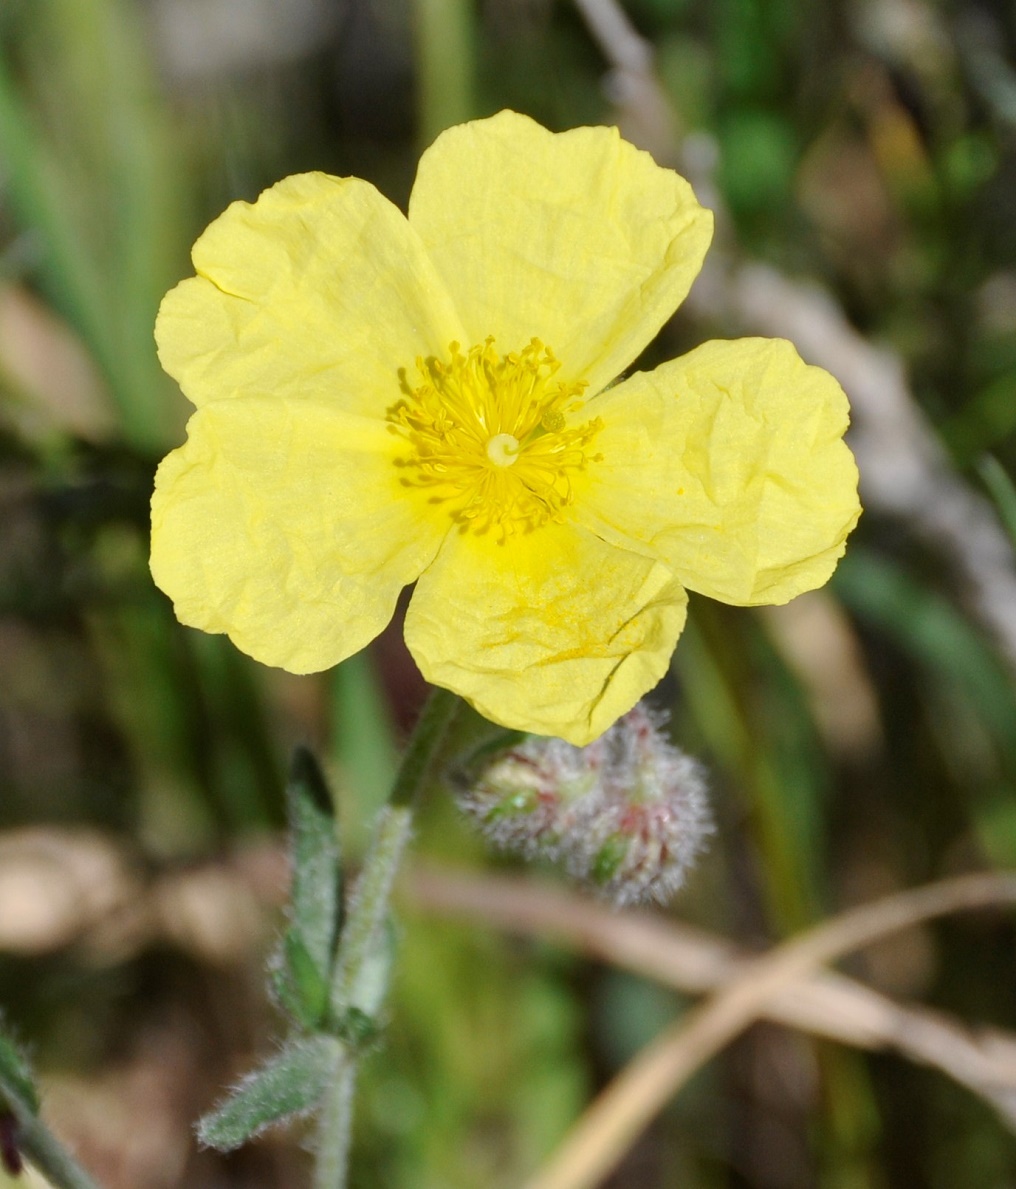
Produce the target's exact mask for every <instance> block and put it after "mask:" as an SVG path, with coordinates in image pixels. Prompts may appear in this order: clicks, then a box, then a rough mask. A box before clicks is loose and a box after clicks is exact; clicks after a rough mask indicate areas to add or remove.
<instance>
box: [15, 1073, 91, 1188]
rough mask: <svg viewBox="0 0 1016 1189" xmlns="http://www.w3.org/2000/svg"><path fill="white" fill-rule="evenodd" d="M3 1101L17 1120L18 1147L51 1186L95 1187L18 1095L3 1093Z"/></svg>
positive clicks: (86, 1174)
mask: <svg viewBox="0 0 1016 1189" xmlns="http://www.w3.org/2000/svg"><path fill="white" fill-rule="evenodd" d="M3 1100H4V1102H5V1103H6V1105H7V1106H8V1107H9V1109H10V1111H11V1114H13V1115H14V1117H15V1118H16V1119H17V1123H18V1132H17V1143H18V1149H19V1151H20V1152H21V1153H22V1155H23V1156H24V1157H25V1159H26V1160H27V1161H28V1162H29V1163H30V1164H32V1165H34V1167H35V1168H37V1169H38V1170H39V1172H41V1173H42V1175H43V1176H44V1177H45V1178H46V1179H47V1180H48V1181H49V1183H50V1184H51V1185H52V1186H53V1189H99V1185H98V1182H96V1181H93V1180H92V1178H91V1177H90V1176H89V1175H88V1173H86V1172H85V1170H84V1169H83V1168H82V1167H81V1166H80V1165H79V1164H78V1162H77V1161H76V1160H75V1159H74V1158H73V1157H72V1156H71V1155H70V1153H69V1152H67V1151H66V1150H65V1149H64V1148H63V1147H62V1146H61V1144H60V1142H59V1140H57V1138H56V1136H55V1135H54V1134H53V1133H52V1132H51V1131H50V1130H49V1128H48V1127H47V1126H46V1124H45V1123H43V1121H42V1120H41V1119H40V1118H39V1116H38V1115H37V1114H36V1113H35V1112H34V1111H33V1110H30V1109H29V1107H28V1105H27V1104H26V1103H23V1102H22V1101H21V1100H20V1098H18V1097H17V1096H15V1095H13V1094H11V1093H9V1092H7V1093H5V1094H4V1096H3Z"/></svg>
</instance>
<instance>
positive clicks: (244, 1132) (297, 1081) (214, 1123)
mask: <svg viewBox="0 0 1016 1189" xmlns="http://www.w3.org/2000/svg"><path fill="white" fill-rule="evenodd" d="M342 1051H343V1049H342V1045H341V1044H340V1043H339V1042H338V1041H336V1040H333V1039H332V1038H330V1037H326V1036H314V1037H308V1038H306V1039H303V1040H298V1041H294V1042H291V1043H289V1044H287V1045H286V1046H285V1047H284V1048H283V1049H282V1050H281V1052H279V1053H278V1055H277V1056H275V1057H273V1058H272V1059H271V1060H270V1061H268V1062H266V1063H265V1064H264V1065H262V1066H261V1068H260V1069H256V1070H254V1072H253V1073H249V1074H247V1076H246V1077H245V1078H243V1080H242V1081H241V1082H240V1083H239V1085H238V1086H237V1087H236V1088H235V1089H234V1090H233V1092H232V1093H231V1094H230V1096H229V1097H228V1098H227V1099H226V1100H225V1101H224V1102H222V1103H221V1104H220V1105H219V1106H218V1107H216V1108H215V1110H213V1111H212V1112H211V1113H209V1114H207V1115H205V1117H204V1118H203V1119H201V1120H200V1122H199V1123H198V1126H197V1133H198V1139H199V1140H200V1141H201V1143H203V1144H206V1145H207V1146H208V1147H210V1148H217V1149H218V1150H219V1151H220V1152H230V1151H232V1150H233V1149H234V1148H239V1147H240V1146H241V1144H243V1143H245V1142H246V1141H247V1140H248V1139H251V1138H252V1137H253V1136H255V1135H259V1134H260V1133H261V1132H262V1131H264V1130H265V1129H266V1128H268V1127H271V1126H273V1125H274V1124H279V1123H285V1122H289V1121H290V1120H291V1119H294V1118H298V1117H299V1116H301V1115H305V1114H307V1113H308V1112H310V1111H312V1110H314V1108H315V1107H316V1106H317V1105H318V1103H319V1102H320V1100H321V1097H322V1095H323V1094H324V1092H325V1091H326V1090H327V1088H328V1086H329V1085H330V1084H331V1081H332V1078H333V1077H334V1075H335V1072H336V1069H337V1068H338V1065H339V1062H340V1061H341V1058H342Z"/></svg>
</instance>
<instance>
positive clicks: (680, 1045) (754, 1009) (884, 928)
mask: <svg viewBox="0 0 1016 1189" xmlns="http://www.w3.org/2000/svg"><path fill="white" fill-rule="evenodd" d="M1000 904H1016V875H1009V874H1004V875H1003V874H994V873H989V874H984V875H968V876H961V877H959V878H957V879H950V880H945V881H943V882H941V883H936V884H931V885H928V886H927V887H923V888H917V889H915V890H913V891H908V892H902V893H899V894H898V895H895V896H889V897H887V898H886V899H884V900H879V901H877V902H876V903H875V904H871V905H864V906H862V907H860V908H855V909H851V910H850V911H848V912H845V913H843V914H842V915H840V916H838V917H834V918H833V919H832V920H830V921H827V922H825V923H823V924H821V925H818V926H816V927H815V928H814V929H811V930H808V931H807V932H806V933H804V934H801V935H800V936H798V937H796V938H793V939H792V940H790V941H788V942H786V943H784V944H783V945H781V946H778V947H777V948H776V949H774V950H772V951H771V952H770V953H768V954H767V955H766V956H765V957H763V958H759V959H757V960H756V961H755V962H753V963H751V965H750V966H749V967H748V968H747V969H746V970H745V971H743V972H742V973H741V974H740V975H738V976H737V977H736V978H735V979H734V980H733V981H732V982H730V983H728V984H727V985H726V986H725V987H723V988H722V989H721V990H719V991H717V993H716V994H715V995H714V996H713V997H712V998H711V999H709V1000H708V1001H707V1002H706V1003H704V1004H702V1005H701V1006H699V1007H698V1008H695V1009H693V1010H692V1011H691V1012H689V1013H688V1015H687V1016H686V1017H685V1018H684V1019H683V1020H681V1021H680V1022H679V1023H678V1024H676V1025H674V1026H673V1027H671V1028H669V1029H668V1030H667V1031H666V1032H664V1033H663V1035H662V1036H660V1037H659V1038H657V1040H655V1041H654V1042H653V1043H652V1044H650V1045H649V1046H647V1047H646V1048H645V1049H644V1050H643V1051H642V1052H641V1053H640V1054H639V1055H638V1056H636V1057H635V1058H634V1060H633V1061H632V1062H631V1063H630V1064H629V1065H628V1066H627V1068H626V1069H624V1070H623V1071H622V1072H621V1073H620V1074H619V1075H618V1077H616V1078H615V1079H614V1081H613V1082H612V1083H611V1085H609V1086H608V1087H607V1088H606V1090H604V1091H603V1092H602V1093H601V1094H600V1095H599V1097H598V1098H597V1099H596V1100H595V1101H594V1102H593V1104H592V1105H591V1106H590V1107H589V1109H588V1110H587V1111H586V1113H585V1114H584V1115H583V1117H582V1118H581V1119H579V1121H578V1122H577V1123H576V1124H575V1126H574V1127H573V1129H572V1130H571V1132H570V1133H569V1134H568V1135H567V1136H566V1137H565V1139H564V1142H563V1143H562V1144H561V1146H560V1148H559V1149H558V1151H557V1152H556V1153H555V1154H554V1155H553V1156H552V1157H551V1159H550V1160H549V1162H548V1163H547V1164H546V1166H545V1167H544V1168H543V1169H542V1170H541V1171H540V1172H538V1173H537V1175H536V1176H535V1177H534V1178H533V1180H531V1181H530V1182H529V1184H528V1186H527V1189H591V1187H592V1186H594V1185H596V1184H598V1183H599V1182H600V1180H601V1179H602V1178H603V1177H604V1176H606V1175H607V1174H608V1173H609V1172H610V1171H611V1170H612V1169H613V1168H614V1167H615V1166H616V1164H617V1162H618V1161H619V1160H620V1159H621V1157H622V1156H623V1155H624V1153H625V1152H626V1151H627V1149H628V1148H629V1147H630V1145H631V1143H632V1142H633V1140H634V1139H635V1138H636V1137H637V1136H638V1135H639V1134H640V1133H641V1131H642V1130H643V1129H644V1128H645V1126H646V1125H647V1124H648V1123H649V1121H650V1120H651V1119H652V1118H653V1117H654V1116H655V1115H656V1114H657V1112H658V1111H659V1110H660V1109H661V1108H662V1107H663V1106H664V1104H665V1103H666V1102H667V1101H668V1100H669V1099H670V1098H671V1097H673V1095H674V1094H675V1093H676V1092H677V1091H678V1090H679V1089H680V1088H681V1086H683V1085H684V1083H685V1082H686V1081H687V1080H688V1078H689V1077H691V1075H692V1074H693V1073H695V1072H696V1070H698V1069H699V1068H700V1067H701V1066H702V1065H703V1064H704V1063H705V1062H706V1061H708V1060H709V1059H710V1058H711V1057H712V1056H714V1055H715V1054H716V1053H717V1052H718V1051H719V1050H720V1049H721V1048H723V1047H724V1045H726V1044H727V1043H728V1042H729V1041H730V1040H732V1039H733V1038H734V1037H735V1036H737V1034H738V1033H739V1032H741V1031H743V1030H744V1029H745V1028H747V1027H748V1026H749V1025H750V1024H751V1023H752V1022H753V1021H754V1020H756V1019H757V1018H758V1017H759V1016H760V1015H762V1014H763V1009H764V1007H765V1005H766V1003H767V1002H768V1001H769V1000H770V999H772V998H773V997H774V996H775V995H777V994H778V993H779V992H781V991H783V990H785V989H786V988H787V987H788V986H790V985H791V984H793V983H795V982H797V981H799V980H800V979H802V978H803V977H805V976H806V975H808V974H810V973H811V972H812V971H814V970H815V969H816V968H817V967H819V966H822V965H824V964H826V963H828V962H831V961H834V960H836V959H838V958H841V957H842V956H843V955H844V954H847V953H850V952H851V951H853V950H856V949H860V948H862V947H863V946H865V945H870V944H871V943H872V942H873V941H877V940H879V939H880V938H882V937H884V936H886V935H887V934H890V933H894V932H896V931H898V930H900V929H903V928H906V927H907V926H910V925H915V924H918V923H919V922H921V921H925V920H929V919H930V918H932V917H936V916H942V915H944V914H946V913H951V912H957V911H960V910H964V909H973V908H984V907H988V906H997V905H1000Z"/></svg>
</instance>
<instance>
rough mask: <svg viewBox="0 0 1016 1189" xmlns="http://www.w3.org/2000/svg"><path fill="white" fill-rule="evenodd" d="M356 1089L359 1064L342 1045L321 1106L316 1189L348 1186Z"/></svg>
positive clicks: (315, 1177)
mask: <svg viewBox="0 0 1016 1189" xmlns="http://www.w3.org/2000/svg"><path fill="white" fill-rule="evenodd" d="M355 1086H356V1062H355V1061H354V1060H352V1059H351V1054H350V1051H349V1050H348V1049H347V1048H346V1047H345V1046H343V1049H342V1052H341V1054H340V1056H339V1058H338V1060H337V1062H336V1065H335V1075H334V1079H333V1081H332V1085H331V1087H330V1089H329V1091H328V1094H327V1096H326V1097H325V1099H324V1101H323V1102H322V1104H321V1111H320V1115H319V1117H318V1142H317V1158H316V1160H315V1162H314V1189H336V1187H337V1186H341V1185H345V1183H346V1169H347V1167H348V1164H349V1136H350V1131H351V1129H352V1122H353V1090H354V1088H355Z"/></svg>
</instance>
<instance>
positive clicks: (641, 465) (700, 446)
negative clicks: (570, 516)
mask: <svg viewBox="0 0 1016 1189" xmlns="http://www.w3.org/2000/svg"><path fill="white" fill-rule="evenodd" d="M587 408H588V411H590V412H595V413H596V414H597V416H599V417H601V418H602V420H603V422H604V425H603V428H602V430H601V431H600V433H599V434H598V436H597V438H596V448H597V450H598V451H599V452H600V453H601V454H602V455H603V460H602V461H601V462H597V463H595V464H594V465H591V466H590V467H589V469H588V471H587V472H586V473H585V475H584V476H583V490H582V491H580V492H579V493H578V495H577V499H576V506H577V508H578V509H579V515H580V516H581V518H582V522H583V523H584V524H586V525H587V526H589V527H590V528H593V529H594V531H597V532H599V533H601V534H602V535H603V536H604V537H605V538H606V539H608V540H613V541H615V542H617V543H618V544H622V545H628V546H629V547H638V545H639V544H640V545H641V546H642V547H644V548H645V547H648V548H649V549H650V550H651V551H652V552H654V553H655V554H656V555H657V556H659V557H661V558H662V559H663V560H664V562H665V563H666V564H667V565H668V566H670V568H671V569H672V570H673V571H674V573H675V574H676V575H677V576H678V578H679V579H680V580H681V582H682V583H684V585H685V586H687V587H688V588H689V589H691V590H695V591H698V592H700V593H701V594H706V595H710V596H711V597H712V598H715V599H721V600H722V601H723V602H726V603H735V604H755V603H785V602H787V601H788V600H789V599H792V598H793V597H794V596H795V595H798V594H800V593H801V592H802V591H805V590H812V589H814V588H815V587H817V586H821V585H822V584H823V583H824V582H825V581H826V580H827V579H828V578H829V575H830V574H831V573H832V571H833V569H834V568H835V566H836V562H837V560H838V559H839V558H840V557H841V556H842V554H843V550H844V542H845V539H846V537H847V534H848V533H849V532H850V530H851V529H852V528H853V527H854V525H855V524H856V523H857V518H858V516H859V515H860V505H859V503H858V500H857V467H856V465H855V463H854V459H853V456H852V455H851V453H850V451H849V449H848V448H847V446H846V445H845V443H844V442H843V441H842V437H843V432H844V430H845V429H846V427H847V422H848V406H847V398H846V396H845V395H844V393H843V390H842V389H841V388H840V386H839V384H837V382H836V381H835V380H834V379H833V377H832V376H830V375H829V374H828V372H825V371H822V369H821V368H817V367H810V366H808V365H807V364H805V363H804V362H803V360H802V359H801V358H800V356H799V355H798V354H797V352H796V351H795V350H794V348H793V346H792V345H791V344H790V343H788V342H785V341H783V340H781V339H739V340H735V341H733V342H710V343H705V344H704V345H703V346H701V347H699V348H698V349H697V350H695V351H692V352H691V353H690V354H688V355H686V356H684V357H683V358H682V359H676V360H674V361H673V362H671V363H665V364H663V365H662V366H661V367H659V368H657V369H656V370H655V371H653V372H649V373H641V372H640V373H638V374H637V375H634V376H632V377H631V378H630V379H628V380H626V381H625V382H624V383H622V384H619V385H617V386H616V387H615V388H612V389H610V390H609V391H608V392H605V393H603V394H602V395H601V396H600V397H599V398H597V399H596V400H595V401H593V402H592V404H591V405H589V406H587ZM635 543H638V544H635Z"/></svg>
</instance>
